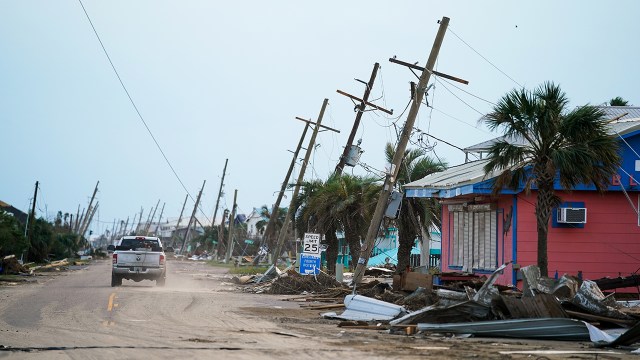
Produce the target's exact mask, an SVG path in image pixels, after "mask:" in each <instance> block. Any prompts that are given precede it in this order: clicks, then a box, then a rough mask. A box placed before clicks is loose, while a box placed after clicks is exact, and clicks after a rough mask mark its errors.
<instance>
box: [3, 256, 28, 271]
mask: <svg viewBox="0 0 640 360" xmlns="http://www.w3.org/2000/svg"><path fill="white" fill-rule="evenodd" d="M0 269H2V270H1V271H0V274H3V275H18V274H28V273H29V268H28V267H26V266H24V265H22V264H20V263H19V262H18V259H16V257H15V255H8V256H5V257H4V258H2V262H1V263H0Z"/></svg>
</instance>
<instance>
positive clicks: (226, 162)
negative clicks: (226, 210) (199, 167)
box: [211, 159, 229, 229]
mask: <svg viewBox="0 0 640 360" xmlns="http://www.w3.org/2000/svg"><path fill="white" fill-rule="evenodd" d="M228 163H229V159H224V169H222V180H220V190H218V199H216V208H215V209H213V218H212V219H211V229H213V225H214V224H215V222H216V216H218V206H219V205H220V198H221V197H222V188H223V187H224V177H225V175H226V174H227V164H228Z"/></svg>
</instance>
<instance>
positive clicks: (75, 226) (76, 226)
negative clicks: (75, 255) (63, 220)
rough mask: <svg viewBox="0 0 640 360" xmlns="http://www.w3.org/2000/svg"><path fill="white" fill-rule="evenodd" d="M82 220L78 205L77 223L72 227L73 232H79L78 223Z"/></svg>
mask: <svg viewBox="0 0 640 360" xmlns="http://www.w3.org/2000/svg"><path fill="white" fill-rule="evenodd" d="M79 220H80V204H78V211H77V212H76V222H75V223H74V224H73V226H72V232H76V231H78V221H79Z"/></svg>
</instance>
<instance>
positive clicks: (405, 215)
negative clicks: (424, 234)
mask: <svg viewBox="0 0 640 360" xmlns="http://www.w3.org/2000/svg"><path fill="white" fill-rule="evenodd" d="M411 201H412V200H411V199H404V200H403V202H402V209H401V211H400V214H401V215H400V218H399V221H398V266H397V267H396V273H397V274H400V273H402V272H404V271H405V270H406V269H407V267H409V266H410V265H411V249H412V248H413V243H414V240H415V238H416V237H417V236H418V232H417V231H416V230H417V229H418V227H419V225H418V221H417V217H416V214H415V212H414V207H413V205H412V203H411Z"/></svg>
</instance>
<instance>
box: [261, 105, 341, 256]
mask: <svg viewBox="0 0 640 360" xmlns="http://www.w3.org/2000/svg"><path fill="white" fill-rule="evenodd" d="M328 103H329V99H324V101H323V102H322V108H321V109H320V114H319V115H318V120H317V121H316V126H315V127H314V128H313V134H312V135H311V140H309V146H307V152H306V154H305V156H304V161H303V162H302V166H301V167H300V174H298V181H297V182H296V186H295V188H294V190H293V195H292V196H291V201H290V203H289V210H288V211H287V216H286V217H285V218H284V223H283V224H282V228H281V229H280V234H279V235H278V244H277V245H276V248H275V249H274V252H273V253H272V254H273V265H277V264H278V258H279V257H280V255H281V254H282V246H283V245H284V240H285V238H286V237H287V230H288V229H289V223H290V222H291V219H292V218H293V216H294V211H293V209H292V206H293V202H294V201H295V200H296V198H297V197H298V192H299V191H300V184H301V183H302V181H303V180H304V172H305V171H306V170H307V164H308V163H309V158H310V157H311V152H313V149H314V146H315V142H316V137H317V136H318V131H319V130H320V125H321V124H322V118H323V117H324V111H325V109H326V108H327V104H328ZM336 131H337V130H336Z"/></svg>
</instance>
